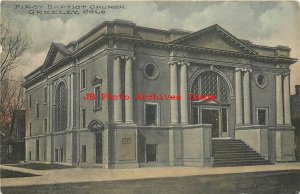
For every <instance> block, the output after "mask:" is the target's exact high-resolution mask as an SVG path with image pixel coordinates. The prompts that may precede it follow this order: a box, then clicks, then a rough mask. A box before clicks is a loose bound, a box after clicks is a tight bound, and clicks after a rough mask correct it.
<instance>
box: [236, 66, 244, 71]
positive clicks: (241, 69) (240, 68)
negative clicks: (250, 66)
mask: <svg viewBox="0 0 300 194" xmlns="http://www.w3.org/2000/svg"><path fill="white" fill-rule="evenodd" d="M234 71H243V68H242V67H236V68H235V69H234Z"/></svg>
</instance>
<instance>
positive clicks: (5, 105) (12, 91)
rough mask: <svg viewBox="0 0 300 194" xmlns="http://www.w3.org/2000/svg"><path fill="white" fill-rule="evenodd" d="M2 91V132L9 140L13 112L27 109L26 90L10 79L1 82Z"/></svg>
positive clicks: (0, 101)
mask: <svg viewBox="0 0 300 194" xmlns="http://www.w3.org/2000/svg"><path fill="white" fill-rule="evenodd" d="M0 91H1V92H0V131H1V134H3V135H4V136H5V137H6V138H9V137H10V135H11V134H10V128H11V122H12V117H13V111H14V110H17V109H23V108H25V107H24V106H25V95H24V88H22V87H21V82H18V81H12V78H10V79H4V80H3V81H2V82H0Z"/></svg>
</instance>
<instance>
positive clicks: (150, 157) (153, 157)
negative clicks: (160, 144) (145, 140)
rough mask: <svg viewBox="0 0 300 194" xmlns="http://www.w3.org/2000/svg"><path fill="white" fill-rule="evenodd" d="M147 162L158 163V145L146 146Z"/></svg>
mask: <svg viewBox="0 0 300 194" xmlns="http://www.w3.org/2000/svg"><path fill="white" fill-rule="evenodd" d="M146 161H147V162H156V161H157V145H156V144H146Z"/></svg>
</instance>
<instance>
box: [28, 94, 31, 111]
mask: <svg viewBox="0 0 300 194" xmlns="http://www.w3.org/2000/svg"><path fill="white" fill-rule="evenodd" d="M28 108H29V109H31V95H29V96H28Z"/></svg>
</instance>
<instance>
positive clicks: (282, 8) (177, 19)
mask: <svg viewBox="0 0 300 194" xmlns="http://www.w3.org/2000/svg"><path fill="white" fill-rule="evenodd" d="M17 5H20V6H17ZM22 5H23V6H25V5H30V6H31V7H30V8H29V9H28V8H25V7H22ZM33 5H36V6H39V7H40V8H39V9H38V10H39V11H51V10H53V9H49V7H48V5H50V8H51V6H52V7H53V5H63V6H66V5H77V6H80V5H83V6H84V5H85V6H87V7H89V6H91V5H92V6H93V5H97V6H100V5H120V7H119V8H118V9H109V10H106V13H105V14H91V13H89V14H86V13H84V10H86V9H85V8H83V9H79V10H78V12H77V13H79V14H78V15H77V14H76V13H75V14H72V15H70V14H69V15H68V14H64V15H63V14H52V15H49V14H38V15H32V13H33V12H30V10H35V9H34V7H32V6H33ZM41 6H42V8H41ZM56 10H57V9H56ZM60 10H61V11H66V10H70V9H68V8H66V9H60ZM73 10H77V9H73ZM98 10H99V9H98ZM29 13H31V14H29ZM1 14H2V17H3V18H4V19H5V20H6V21H9V22H10V23H11V24H13V25H14V27H15V28H17V29H21V30H22V31H23V32H24V33H25V34H26V35H27V36H28V37H29V38H30V39H31V40H32V47H31V49H30V50H29V51H28V52H27V53H26V55H25V56H24V58H25V59H26V60H25V61H26V63H25V64H24V65H22V66H21V67H19V68H18V70H17V71H18V72H22V74H24V75H26V74H28V73H29V72H31V71H32V70H33V69H35V68H37V67H38V66H40V65H41V64H42V63H43V61H44V59H45V56H46V54H47V52H48V49H49V46H50V44H51V42H61V43H64V44H67V43H69V42H70V41H73V40H77V39H78V38H80V37H81V36H82V35H84V34H85V33H87V32H88V31H90V30H91V29H92V28H93V27H95V26H97V25H99V24H100V23H101V22H103V21H106V20H114V19H125V20H130V21H133V22H134V23H136V24H137V25H141V26H147V27H154V28H160V29H170V28H178V29H184V30H190V31H196V30H200V29H202V28H205V27H208V26H210V25H213V24H219V25H221V26H222V27H223V28H224V29H226V30H227V31H229V32H230V33H232V34H233V35H234V36H236V37H238V38H240V39H247V40H250V41H251V42H253V43H255V44H262V45H267V46H277V45H287V46H289V47H290V48H291V49H292V52H291V57H294V58H298V59H300V7H299V4H298V3H297V2H279V1H277V2H232V1H231V2H134V3H133V2H109V3H108V2H99V1H98V2H88V3H87V2H74V3H72V2H71V1H65V2H63V1H60V2H45V1H44V2H31V3H30V2H2V10H1ZM291 69H292V75H291V91H292V93H294V85H295V84H300V63H299V62H298V63H296V64H294V65H293V66H292V67H291Z"/></svg>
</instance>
